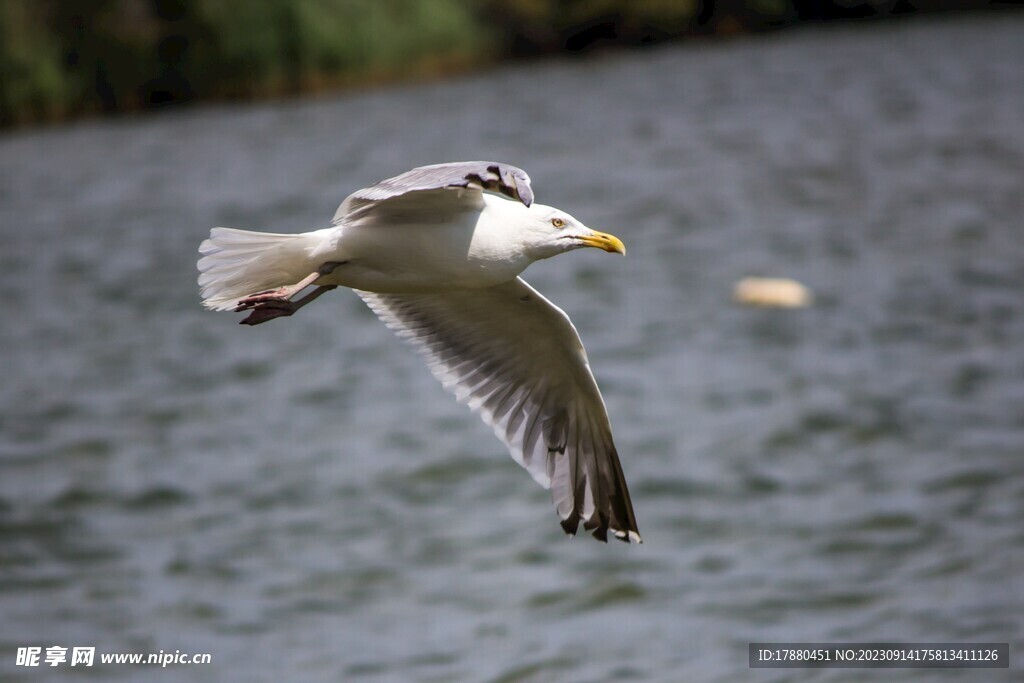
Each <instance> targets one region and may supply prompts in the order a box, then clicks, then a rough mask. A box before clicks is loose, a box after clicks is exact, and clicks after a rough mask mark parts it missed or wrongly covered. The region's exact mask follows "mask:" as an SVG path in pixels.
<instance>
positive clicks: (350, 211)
mask: <svg viewBox="0 0 1024 683" xmlns="http://www.w3.org/2000/svg"><path fill="white" fill-rule="evenodd" d="M458 189H461V190H463V191H462V192H444V190H458ZM466 190H468V191H469V192H466ZM484 190H487V191H490V192H500V193H501V194H503V195H505V196H506V197H510V198H512V199H516V200H518V201H520V202H522V203H523V204H525V205H526V206H530V204H532V203H533V189H532V188H531V187H530V176H528V175H526V171H524V170H522V169H521V168H516V167H515V166H510V165H509V164H501V163H498V162H496V161H457V162H454V163H449V164H434V165H432V166H420V167H419V168H414V169H412V170H411V171H406V172H405V173H403V174H402V175H399V176H395V177H394V178H388V179H387V180H382V181H380V182H379V183H377V184H376V185H371V186H370V187H366V188H363V189H362V190H357V191H356V192H353V193H352V194H350V195H349V196H348V197H346V198H345V201H343V202H342V203H341V206H339V207H338V210H337V212H336V213H335V214H334V220H333V225H339V224H341V223H342V222H343V221H351V220H354V219H365V218H366V214H368V213H373V212H374V211H376V210H377V209H378V208H383V207H384V206H386V205H388V204H392V203H394V202H395V201H396V200H397V199H399V198H402V197H408V195H410V194H416V195H420V196H418V197H417V199H418V200H423V199H425V198H424V197H422V194H424V193H433V194H436V195H437V199H436V201H439V202H440V203H445V202H448V203H453V204H454V203H461V204H466V203H467V202H468V203H471V205H472V206H474V207H477V208H478V207H479V203H480V194H481V193H482V192H483V191H484ZM452 208H453V209H455V208H457V207H452Z"/></svg>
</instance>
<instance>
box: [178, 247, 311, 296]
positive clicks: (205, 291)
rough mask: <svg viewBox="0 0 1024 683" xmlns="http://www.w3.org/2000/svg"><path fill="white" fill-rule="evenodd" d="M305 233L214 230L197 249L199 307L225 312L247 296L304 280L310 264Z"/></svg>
mask: <svg viewBox="0 0 1024 683" xmlns="http://www.w3.org/2000/svg"><path fill="white" fill-rule="evenodd" d="M311 246H312V245H311V244H310V235H309V233H304V234H302V233H300V234H297V235H284V234H278V233H269V232H250V231H248V230H235V229H233V228H214V229H213V230H211V231H210V238H209V239H207V240H204V241H203V243H202V244H200V245H199V253H200V254H202V256H203V257H202V258H201V259H199V264H198V265H199V288H200V290H201V292H202V296H203V305H204V306H206V308H209V309H212V310H215V311H227V310H231V309H233V308H234V307H235V305H236V303H237V301H238V300H239V299H242V298H244V297H246V296H248V295H250V294H254V293H256V292H260V291H264V290H267V289H274V288H276V287H281V286H284V285H289V284H292V283H294V282H297V281H298V280H300V279H302V278H303V277H305V276H306V275H307V274H308V273H309V272H310V268H311V267H312V266H311V261H310V258H309V253H310V247H311Z"/></svg>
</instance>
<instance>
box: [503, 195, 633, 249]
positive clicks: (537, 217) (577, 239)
mask: <svg viewBox="0 0 1024 683" xmlns="http://www.w3.org/2000/svg"><path fill="white" fill-rule="evenodd" d="M529 216H530V218H529V221H528V223H527V225H525V226H522V227H521V229H523V232H524V233H525V235H524V236H525V237H527V238H528V240H529V251H530V252H531V255H533V256H534V258H535V259H544V258H550V257H552V256H555V255H557V254H561V253H562V252H564V251H571V250H573V249H580V248H582V247H597V248H598V249H604V250H605V251H607V252H613V253H616V254H625V253H626V245H624V244H623V243H622V240H620V239H619V238H618V237H615V236H614V235H609V234H608V233H604V232H598V231H597V230H592V229H591V228H588V227H587V226H585V225H583V223H581V222H580V221H578V220H576V219H575V218H573V217H572V216H570V215H569V214H567V213H566V212H565V211H562V210H560V209H556V208H553V207H550V206H544V205H543V204H534V205H533V206H531V207H530V210H529Z"/></svg>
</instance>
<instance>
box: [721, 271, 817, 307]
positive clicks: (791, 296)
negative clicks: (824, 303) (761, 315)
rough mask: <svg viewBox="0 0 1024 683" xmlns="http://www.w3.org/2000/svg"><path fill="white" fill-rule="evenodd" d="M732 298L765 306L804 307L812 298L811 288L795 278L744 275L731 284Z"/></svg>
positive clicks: (750, 304) (809, 303) (746, 303)
mask: <svg viewBox="0 0 1024 683" xmlns="http://www.w3.org/2000/svg"><path fill="white" fill-rule="evenodd" d="M732 298H733V299H734V300H735V301H736V302H737V303H740V304H743V305H744V306H763V307H765V308H805V307H806V306H810V305H811V302H812V301H813V300H814V296H813V295H812V294H811V290H809V289H807V287H805V286H804V285H802V284H800V283H799V282H797V281H796V280H790V279H788V278H776V277H745V278H743V279H742V280H740V281H739V282H737V283H736V284H735V285H734V286H733V289H732Z"/></svg>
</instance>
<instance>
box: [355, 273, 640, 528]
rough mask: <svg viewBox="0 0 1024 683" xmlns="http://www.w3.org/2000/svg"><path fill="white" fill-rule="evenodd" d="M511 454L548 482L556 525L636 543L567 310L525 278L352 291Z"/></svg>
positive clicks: (603, 416)
mask: <svg viewBox="0 0 1024 683" xmlns="http://www.w3.org/2000/svg"><path fill="white" fill-rule="evenodd" d="M358 294H359V296H361V297H362V298H363V300H364V301H365V302H366V303H367V305H369V307H370V308H371V309H373V311H374V312H375V313H376V314H377V315H378V316H379V317H380V319H381V320H382V321H384V323H385V324H386V325H387V326H388V327H389V328H391V329H392V330H394V332H395V333H396V334H398V336H399V337H401V338H403V339H405V340H406V341H408V342H410V343H411V344H412V346H413V347H414V348H415V349H416V350H417V351H418V352H419V354H420V355H421V356H423V357H424V358H425V359H426V361H427V364H428V365H429V366H430V370H431V372H433V373H434V376H435V377H437V378H438V379H439V380H440V381H441V383H442V384H444V386H445V388H446V389H448V390H449V391H452V392H454V393H455V396H456V398H457V399H458V400H459V401H461V402H463V403H466V404H468V405H469V407H470V408H471V409H472V410H474V411H475V412H477V413H479V414H480V416H481V417H482V418H483V420H484V422H486V423H487V424H489V425H490V426H491V427H492V428H493V429H494V432H495V434H497V435H498V438H500V439H501V440H502V441H503V442H505V445H507V446H508V448H509V451H511V454H512V457H513V458H514V459H515V461H516V462H518V463H519V464H520V465H522V466H523V467H525V468H526V470H527V471H529V473H530V474H531V475H532V476H533V478H534V479H536V480H537V482H539V483H540V484H541V486H543V487H544V488H550V489H551V493H552V497H553V498H554V502H555V506H556V507H557V509H558V514H559V516H560V517H561V519H562V527H563V528H564V529H565V531H566V532H567V533H569V534H575V533H576V529H577V527H578V525H579V523H580V522H581V521H582V522H583V527H584V528H585V529H587V530H592V531H593V532H594V536H595V537H596V538H599V539H601V540H606V539H607V534H608V530H609V529H610V530H611V531H612V533H614V534H615V536H616V537H618V538H619V539H621V540H623V541H627V542H628V541H635V542H638V543H639V542H640V534H639V533H638V531H637V525H636V518H635V517H634V515H633V506H632V503H631V502H630V500H629V492H628V490H627V489H626V479H625V477H624V476H623V474H622V467H621V466H620V464H619V456H618V453H617V452H616V450H615V444H614V443H613V441H612V431H611V425H610V424H609V422H608V413H607V411H606V409H605V405H604V400H603V399H602V398H601V393H600V391H598V388H597V383H596V382H595V381H594V376H593V374H591V372H590V365H589V364H588V362H587V354H586V351H584V349H583V344H582V343H581V342H580V338H579V335H578V334H577V333H576V328H575V327H573V324H572V322H571V321H570V320H569V317H568V316H567V315H566V314H565V313H564V312H562V310H561V309H559V308H558V307H556V306H555V305H554V304H552V303H551V302H550V301H548V300H547V299H545V298H544V297H543V296H542V295H541V294H540V293H539V292H537V291H536V290H535V289H533V288H532V287H530V286H529V285H528V284H526V282H525V281H523V280H522V279H521V278H516V279H515V280H513V281H512V282H507V283H505V284H502V285H498V286H497V287H492V288H489V289H478V290H458V291H453V292H445V293H439V294H375V293H371V292H362V291H360V292H358Z"/></svg>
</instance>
